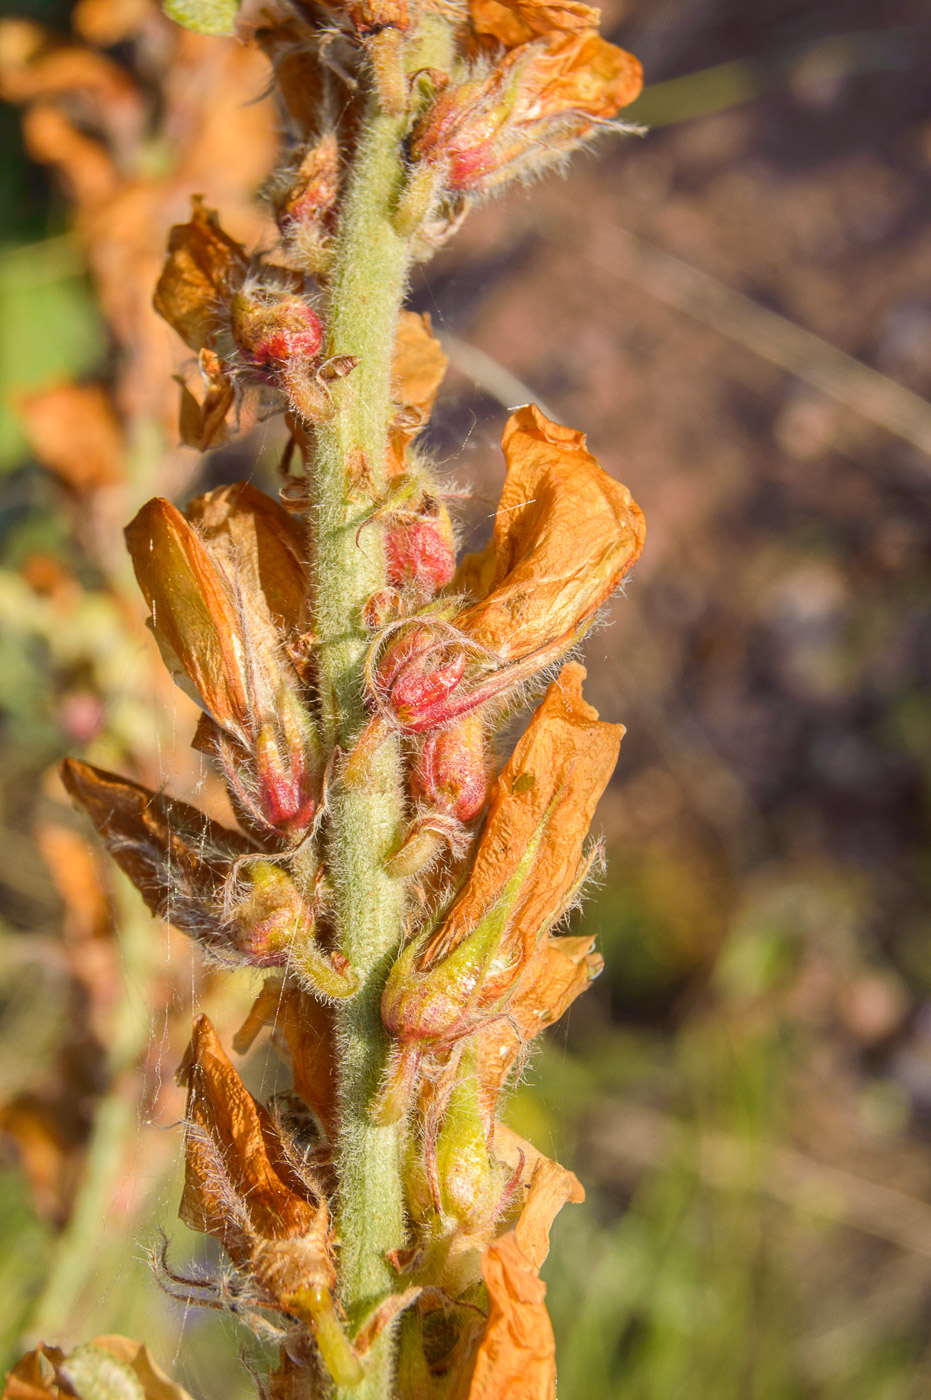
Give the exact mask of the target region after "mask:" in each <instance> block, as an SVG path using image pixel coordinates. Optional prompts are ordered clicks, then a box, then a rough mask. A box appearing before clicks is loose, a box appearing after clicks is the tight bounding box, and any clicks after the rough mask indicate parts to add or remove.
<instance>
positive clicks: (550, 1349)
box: [453, 1137, 585, 1400]
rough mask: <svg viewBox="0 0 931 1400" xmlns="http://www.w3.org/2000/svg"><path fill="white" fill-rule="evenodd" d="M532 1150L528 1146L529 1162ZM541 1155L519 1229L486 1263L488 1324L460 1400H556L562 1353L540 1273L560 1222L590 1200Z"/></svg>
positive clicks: (458, 1392)
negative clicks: (569, 1208) (566, 1210)
mask: <svg viewBox="0 0 931 1400" xmlns="http://www.w3.org/2000/svg"><path fill="white" fill-rule="evenodd" d="M495 1146H496V1148H497V1147H498V1141H497V1137H496V1141H495ZM528 1147H529V1144H521V1155H522V1156H524V1155H525V1154H524V1152H523V1148H528ZM531 1151H532V1149H531ZM533 1155H534V1157H535V1164H534V1167H533V1174H532V1176H531V1179H530V1185H529V1189H528V1191H527V1195H526V1199H525V1201H524V1205H523V1208H522V1210H521V1214H520V1217H519V1219H518V1221H517V1224H516V1225H515V1226H514V1228H513V1229H512V1230H509V1231H508V1232H507V1233H506V1234H504V1235H502V1236H500V1238H499V1239H497V1240H494V1241H493V1242H492V1243H491V1244H490V1245H489V1246H488V1248H487V1249H486V1250H485V1253H484V1256H483V1258H482V1275H483V1277H484V1279H485V1286H486V1288H487V1290H488V1319H487V1321H486V1323H485V1327H484V1329H483V1331H482V1333H481V1336H480V1337H479V1340H478V1345H477V1347H476V1349H475V1351H474V1353H473V1356H472V1358H471V1360H470V1361H469V1363H468V1365H467V1366H466V1368H465V1369H464V1371H463V1372H462V1375H461V1376H460V1379H459V1382H458V1385H457V1386H456V1388H455V1389H454V1391H453V1400H555V1396H556V1348H555V1342H554V1339H553V1328H552V1324H551V1323H550V1320H549V1316H548V1314H547V1311H546V1303H545V1298H546V1285H545V1284H544V1283H543V1282H542V1280H541V1279H540V1266H541V1264H542V1263H543V1261H544V1260H545V1258H546V1255H547V1252H548V1250H549V1232H550V1227H551V1225H552V1223H553V1220H554V1219H555V1217H556V1215H557V1214H558V1213H559V1211H560V1210H561V1209H562V1207H563V1206H564V1205H565V1204H566V1202H567V1201H582V1200H584V1199H585V1193H584V1191H583V1190H582V1188H581V1186H580V1185H579V1182H578V1180H577V1179H576V1177H575V1176H574V1175H573V1173H572V1172H568V1171H566V1170H565V1168H563V1167H561V1166H560V1165H559V1163H558V1162H553V1161H550V1160H549V1158H546V1157H543V1156H542V1154H533Z"/></svg>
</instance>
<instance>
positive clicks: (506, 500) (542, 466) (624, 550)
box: [373, 406, 645, 733]
mask: <svg viewBox="0 0 931 1400" xmlns="http://www.w3.org/2000/svg"><path fill="white" fill-rule="evenodd" d="M502 442H503V446H504V452H505V457H506V459H507V463H508V474H507V479H506V480H505V483H504V489H503V491H502V493H501V501H500V504H499V506H498V511H497V514H496V516H495V531H494V561H495V562H494V571H493V573H492V572H491V570H490V568H488V567H480V568H478V569H476V570H474V571H473V575H472V578H473V579H474V580H476V581H478V580H481V581H482V582H483V583H484V582H486V581H487V582H488V592H487V594H486V596H484V597H482V598H479V599H478V600H477V601H476V602H474V603H472V604H471V605H470V606H469V607H467V608H465V609H463V610H462V611H460V612H459V613H458V614H456V615H455V616H454V617H452V618H451V620H450V623H449V625H445V624H444V625H443V626H439V625H432V626H431V625H430V624H429V622H428V621H427V620H421V621H418V623H417V624H416V625H415V626H412V627H411V628H410V629H409V630H407V631H404V632H402V633H401V635H400V636H399V637H398V639H397V640H395V641H392V642H391V644H390V645H389V646H388V647H386V649H385V650H384V653H383V655H382V657H381V660H380V661H379V663H378V665H377V667H376V668H375V670H374V673H373V693H374V697H375V700H376V703H377V704H378V705H379V709H380V710H381V711H382V714H383V715H385V716H388V717H390V718H391V720H392V722H393V723H396V724H397V725H399V727H401V728H402V729H405V730H407V731H408V732H411V733H422V732H424V731H427V730H430V729H432V728H434V727H436V726H438V725H443V724H447V723H449V721H450V720H452V719H454V718H455V717H456V716H458V715H461V714H464V713H466V712H467V711H469V710H471V709H474V708H475V707H476V706H477V705H481V704H483V703H484V702H486V701H488V700H491V699H494V698H495V697H496V696H499V695H502V694H504V693H506V692H507V691H508V690H509V689H510V688H512V687H513V686H515V685H517V684H519V683H520V682H522V681H524V680H526V679H527V678H528V677H530V676H532V675H534V674H535V673H536V672H537V671H539V670H541V669H543V668H544V667H545V666H548V665H550V664H552V662H554V661H556V660H558V659H559V658H560V657H561V656H562V655H564V654H565V652H566V651H568V650H569V649H570V648H571V647H572V646H574V645H575V643H576V642H578V641H579V640H580V638H581V637H582V636H583V635H584V632H585V630H586V628H587V627H588V626H589V624H590V623H591V622H592V620H593V619H594V617H595V614H596V613H597V611H598V609H599V608H600V607H601V606H602V605H603V604H604V603H605V602H607V600H608V598H610V596H611V594H612V593H613V592H614V591H615V589H616V588H617V587H618V585H619V583H620V582H621V579H622V578H623V577H624V575H625V574H626V573H627V571H628V570H629V569H630V567H631V566H632V565H633V564H634V563H635V562H636V560H637V559H638V557H639V555H640V551H641V549H642V548H643V541H644V534H645V530H644V521H643V515H642V513H641V511H640V509H639V508H638V506H637V505H636V504H635V503H634V502H633V501H632V500H631V496H630V492H629V491H628V490H627V489H626V487H624V486H622V485H621V484H620V483H619V482H617V481H615V480H614V479H613V478H612V477H610V476H608V475H607V473H606V472H604V471H602V469H601V467H600V466H599V465H598V462H597V461H596V459H595V458H594V457H593V456H592V455H591V453H590V452H589V451H588V450H587V447H586V442H585V436H584V434H583V433H577V432H573V431H572V429H570V428H564V427H561V426H560V425H559V424H558V423H552V422H550V420H549V419H548V418H546V417H545V416H544V415H543V414H542V413H541V412H540V410H539V409H538V408H535V407H532V406H528V407H527V408H522V409H519V410H518V411H517V412H516V413H515V414H513V415H512V416H511V418H510V419H509V420H508V423H507V426H506V427H505V430H504V437H503V439H502ZM489 575H490V579H489Z"/></svg>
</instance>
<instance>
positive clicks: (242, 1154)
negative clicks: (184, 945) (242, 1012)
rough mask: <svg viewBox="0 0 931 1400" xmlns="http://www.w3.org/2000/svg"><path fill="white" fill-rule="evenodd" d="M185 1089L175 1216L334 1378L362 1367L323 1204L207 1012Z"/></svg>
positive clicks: (183, 1074)
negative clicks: (340, 1302)
mask: <svg viewBox="0 0 931 1400" xmlns="http://www.w3.org/2000/svg"><path fill="white" fill-rule="evenodd" d="M178 1077H179V1080H180V1082H181V1083H183V1084H185V1085H186V1086H187V1089H188V1103H187V1139H186V1150H185V1180H184V1194H183V1195H182V1198H181V1218H182V1220H183V1221H184V1222H185V1224H187V1225H189V1226H190V1227H191V1229H192V1230H198V1231H200V1232H201V1233H202V1234H208V1235H213V1236H214V1237H215V1238H216V1239H218V1240H219V1241H220V1243H221V1244H222V1245H223V1248H224V1249H225V1250H226V1252H227V1254H228V1255H229V1256H230V1258H231V1259H232V1261H233V1263H234V1264H236V1265H237V1266H238V1267H239V1268H241V1269H242V1270H244V1271H245V1272H246V1273H247V1274H248V1275H249V1276H250V1277H251V1278H252V1279H253V1280H254V1282H255V1284H256V1285H257V1288H258V1289H259V1290H260V1291H259V1296H258V1302H259V1304H260V1305H262V1304H264V1305H265V1306H267V1307H273V1308H281V1309H284V1310H285V1311H288V1312H292V1313H294V1314H295V1315H296V1316H298V1317H300V1318H301V1320H302V1321H304V1322H306V1324H307V1325H308V1327H309V1328H310V1329H311V1331H312V1332H313V1334H314V1337H315V1339H316V1341H317V1343H318V1345H319V1346H320V1348H321V1353H322V1355H323V1359H324V1362H325V1364H326V1365H327V1367H328V1368H329V1369H330V1372H331V1374H332V1375H333V1376H334V1379H336V1380H337V1381H339V1382H341V1383H344V1384H345V1383H347V1382H348V1383H350V1384H351V1383H352V1382H353V1380H354V1379H358V1378H360V1377H361V1367H360V1365H359V1362H358V1361H357V1360H356V1358H355V1356H354V1355H353V1353H352V1350H351V1348H350V1347H349V1344H348V1342H347V1341H346V1338H345V1336H344V1334H343V1332H342V1328H341V1327H340V1324H339V1321H338V1318H337V1315H336V1311H335V1306H334V1303H333V1289H334V1288H335V1285H336V1271H335V1269H334V1266H333V1259H332V1232H331V1227H330V1218H329V1211H328V1209H327V1204H326V1200H325V1199H324V1198H323V1197H322V1195H321V1194H320V1193H319V1189H318V1187H317V1184H316V1183H315V1182H314V1181H313V1180H312V1179H309V1178H308V1177H307V1176H306V1174H300V1175H299V1174H298V1171H297V1168H296V1165H295V1161H294V1157H293V1154H289V1152H288V1150H287V1144H286V1143H285V1142H283V1141H282V1139H281V1138H280V1137H279V1135H278V1134H277V1132H276V1131H275V1128H274V1125H273V1123H272V1121H271V1119H270V1117H269V1115H268V1113H267V1112H266V1111H265V1109H264V1108H262V1106H261V1105H260V1104H258V1103H256V1101H255V1100H254V1099H253V1098H252V1096H251V1095H250V1094H249V1093H248V1092H247V1091H246V1088H245V1086H244V1085H243V1083H242V1080H241V1079H240V1078H239V1075H238V1074H237V1073H236V1071H235V1070H234V1069H233V1066H232V1065H231V1064H230V1062H229V1060H228V1059H227V1057H226V1055H225V1054H224V1052H223V1049H222V1047H221V1046H220V1043H219V1041H218V1039H217V1037H216V1033H215V1032H214V1029H213V1027H212V1026H211V1024H210V1022H209V1021H208V1020H207V1018H206V1016H201V1017H199V1018H198V1020H197V1021H196V1023H195V1026H194V1035H193V1038H192V1040H191V1045H190V1048H189V1050H188V1052H187V1055H186V1056H185V1059H184V1062H183V1064H182V1066H181V1069H180V1070H179V1072H178Z"/></svg>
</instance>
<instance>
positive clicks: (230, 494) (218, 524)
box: [187, 481, 308, 632]
mask: <svg viewBox="0 0 931 1400" xmlns="http://www.w3.org/2000/svg"><path fill="white" fill-rule="evenodd" d="M187 517H188V519H189V520H190V522H191V524H192V525H194V526H195V527H196V528H197V530H198V532H199V534H200V535H201V536H202V538H203V539H204V540H205V541H206V542H207V543H208V544H209V545H210V546H211V547H213V546H214V545H217V544H221V543H222V544H225V545H226V546H227V547H228V548H229V549H230V550H231V551H232V553H233V555H234V556H235V560H236V568H237V578H238V580H239V582H240V584H241V585H242V586H243V587H244V588H245V590H246V591H247V593H249V594H250V595H251V597H252V598H253V599H264V602H265V603H266V604H267V605H268V608H269V609H270V611H271V614H272V617H273V618H274V620H275V622H276V623H277V625H278V626H279V627H282V628H284V629H285V631H286V632H296V631H299V630H301V628H302V627H303V626H304V625H305V619H306V609H307V595H308V569H307V565H306V563H305V560H306V554H307V539H306V536H305V532H304V530H303V529H302V528H301V525H300V524H299V522H298V521H297V520H295V519H294V517H293V516H291V515H289V514H288V512H287V511H286V510H285V509H284V507H283V506H281V505H279V504H278V502H277V501H275V500H273V499H272V498H271V496H266V495H265V493H264V492H263V491H258V490H256V488H255V487H254V486H250V485H249V483H248V482H247V481H239V482H236V483H235V484H234V485H232V486H221V487H219V488H218V489H217V490H216V491H209V492H208V493H207V494H206V495H204V496H198V497H197V498H196V500H193V501H191V502H190V504H189V505H188V507H187Z"/></svg>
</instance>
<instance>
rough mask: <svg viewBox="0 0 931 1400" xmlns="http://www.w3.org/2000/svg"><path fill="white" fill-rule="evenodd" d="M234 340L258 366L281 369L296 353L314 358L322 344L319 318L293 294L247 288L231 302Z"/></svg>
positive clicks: (302, 300) (301, 298)
mask: <svg viewBox="0 0 931 1400" xmlns="http://www.w3.org/2000/svg"><path fill="white" fill-rule="evenodd" d="M230 322H231V330H232V333H233V339H234V340H235V342H236V345H237V347H238V348H239V350H240V351H241V352H242V354H243V355H244V356H245V358H246V360H247V361H248V363H249V364H250V365H252V366H253V367H254V368H256V369H272V370H274V369H278V368H280V367H281V366H282V365H284V364H285V363H286V362H288V361H289V360H291V359H293V358H294V357H295V356H302V357H303V358H305V359H309V360H312V359H314V358H315V357H316V355H317V353H318V351H319V350H320V347H321V345H322V344H323V327H322V326H321V324H320V318H319V317H318V316H317V314H316V312H314V311H313V310H312V309H311V308H310V307H309V306H308V305H307V302H306V301H305V300H304V299H303V297H300V296H298V295H296V294H294V293H291V294H285V295H281V294H280V293H277V292H268V291H266V290H265V289H263V288H255V287H244V288H243V290H242V291H241V292H237V293H236V295H235V296H234V297H233V299H232V302H231V304H230Z"/></svg>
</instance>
